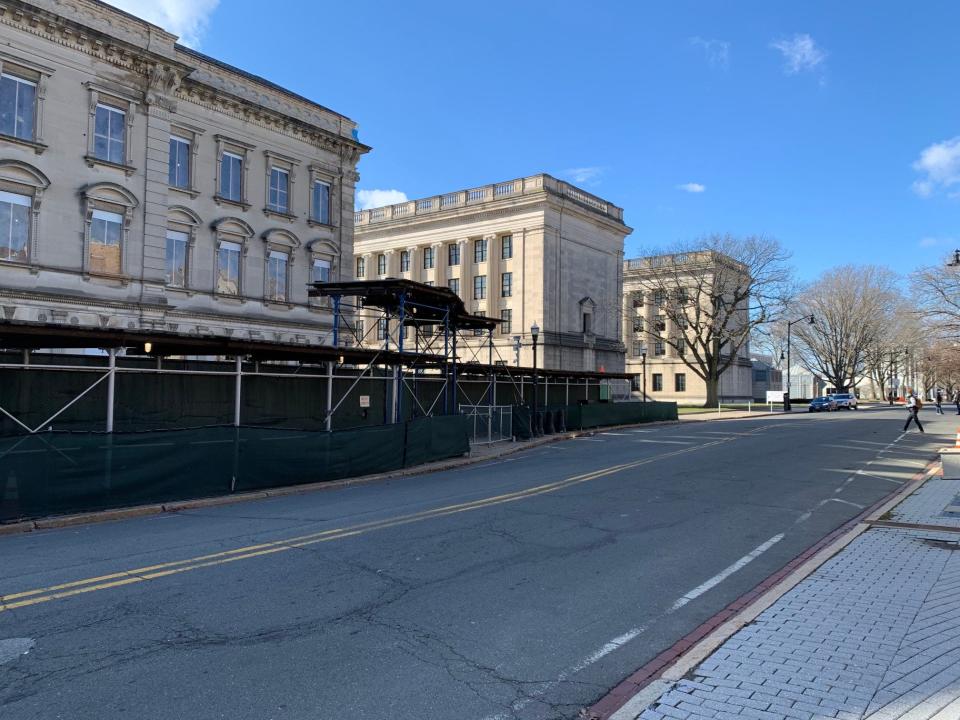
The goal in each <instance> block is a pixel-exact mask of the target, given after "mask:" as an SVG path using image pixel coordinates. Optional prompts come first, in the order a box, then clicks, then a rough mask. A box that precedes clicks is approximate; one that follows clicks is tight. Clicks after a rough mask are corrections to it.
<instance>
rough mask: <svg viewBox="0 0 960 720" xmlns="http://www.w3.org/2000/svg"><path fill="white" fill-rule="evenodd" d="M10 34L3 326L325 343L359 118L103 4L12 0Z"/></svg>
mask: <svg viewBox="0 0 960 720" xmlns="http://www.w3.org/2000/svg"><path fill="white" fill-rule="evenodd" d="M0 40H2V45H0V47H2V49H0V305H2V310H3V315H2V321H3V322H6V323H38V324H51V323H52V324H65V325H70V326H74V327H85V326H91V327H95V328H118V329H125V330H126V329H130V330H134V329H135V330H153V331H156V332H157V333H175V334H188V335H190V334H196V335H209V336H227V337H234V338H241V339H258V340H268V341H276V342H284V343H290V342H295V343H305V344H320V343H322V342H324V341H326V342H329V340H327V339H326V335H327V330H328V329H329V327H330V325H331V316H330V312H329V310H328V309H327V308H326V307H324V306H322V305H321V304H320V303H318V302H316V301H308V297H307V283H308V282H309V281H311V280H317V279H325V278H339V277H340V276H341V273H344V272H345V273H347V274H348V275H349V274H352V271H353V203H354V187H355V184H356V181H357V174H356V164H357V160H358V159H359V157H360V155H361V154H363V153H365V152H366V151H368V150H369V148H368V147H366V146H365V145H363V144H361V143H360V142H359V141H358V140H357V139H356V138H357V134H356V125H355V123H354V122H353V121H351V120H350V119H349V118H347V117H344V116H343V115H340V114H339V113H336V112H334V111H332V110H329V109H327V108H325V107H323V106H321V105H318V104H316V103H314V102H312V101H310V100H307V99H306V98H303V97H300V96H298V95H296V94H294V93H292V92H290V91H288V90H285V89H283V88H281V87H278V86H277V85H274V84H273V83H271V82H269V81H267V80H264V79H262V78H259V77H256V76H253V75H250V74H249V73H245V72H243V71H242V70H239V69H237V68H234V67H231V66H229V65H226V64H224V63H221V62H219V61H217V60H214V59H213V58H210V57H207V56H205V55H203V54H201V53H198V52H196V51H193V50H190V49H188V48H186V47H183V46H181V45H178V44H177V43H176V37H175V36H173V35H171V34H170V33H167V32H165V31H164V30H162V29H161V28H159V27H156V26H154V25H151V24H150V23H147V22H145V21H143V20H140V19H138V18H136V17H133V16H132V15H128V14H126V13H124V12H122V11H120V10H117V9H115V8H113V7H111V6H109V5H106V4H104V3H102V2H97V1H96V0H72V2H70V3H64V2H60V1H58V0H31V2H22V1H21V0H9V1H7V2H4V3H3V7H0Z"/></svg>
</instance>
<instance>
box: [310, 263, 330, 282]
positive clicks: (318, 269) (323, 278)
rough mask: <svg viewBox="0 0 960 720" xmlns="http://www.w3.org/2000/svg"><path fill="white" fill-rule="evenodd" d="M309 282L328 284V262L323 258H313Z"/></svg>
mask: <svg viewBox="0 0 960 720" xmlns="http://www.w3.org/2000/svg"><path fill="white" fill-rule="evenodd" d="M310 280H311V281H312V282H315V283H318V282H322V283H325V282H330V261H329V260H324V259H323V258H314V259H313V269H312V274H311V277H310Z"/></svg>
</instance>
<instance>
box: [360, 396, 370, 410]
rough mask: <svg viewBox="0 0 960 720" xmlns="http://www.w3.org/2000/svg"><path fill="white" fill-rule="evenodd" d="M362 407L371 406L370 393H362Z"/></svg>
mask: <svg viewBox="0 0 960 720" xmlns="http://www.w3.org/2000/svg"><path fill="white" fill-rule="evenodd" d="M360 407H362V408H368V407H370V396H369V395H361V396H360Z"/></svg>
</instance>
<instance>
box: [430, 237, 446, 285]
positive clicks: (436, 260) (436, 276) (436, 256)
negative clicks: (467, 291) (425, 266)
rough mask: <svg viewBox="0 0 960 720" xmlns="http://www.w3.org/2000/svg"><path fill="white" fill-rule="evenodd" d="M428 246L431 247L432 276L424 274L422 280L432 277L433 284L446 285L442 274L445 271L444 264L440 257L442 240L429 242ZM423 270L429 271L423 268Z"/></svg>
mask: <svg viewBox="0 0 960 720" xmlns="http://www.w3.org/2000/svg"><path fill="white" fill-rule="evenodd" d="M430 247H431V248H433V277H432V278H431V277H429V276H425V277H424V280H425V281H426V280H431V279H432V280H433V284H434V285H435V286H440V285H446V284H447V281H446V279H445V277H446V276H445V275H444V272H445V271H444V270H443V268H444V264H443V263H442V261H443V258H442V257H441V254H442V253H443V247H444V245H443V243H442V242H435V243H430ZM424 272H425V273H429V272H430V271H429V270H425V271H424Z"/></svg>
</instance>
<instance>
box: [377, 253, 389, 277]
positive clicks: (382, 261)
mask: <svg viewBox="0 0 960 720" xmlns="http://www.w3.org/2000/svg"><path fill="white" fill-rule="evenodd" d="M386 274H387V256H386V255H384V254H383V253H380V254H379V255H377V275H386Z"/></svg>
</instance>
